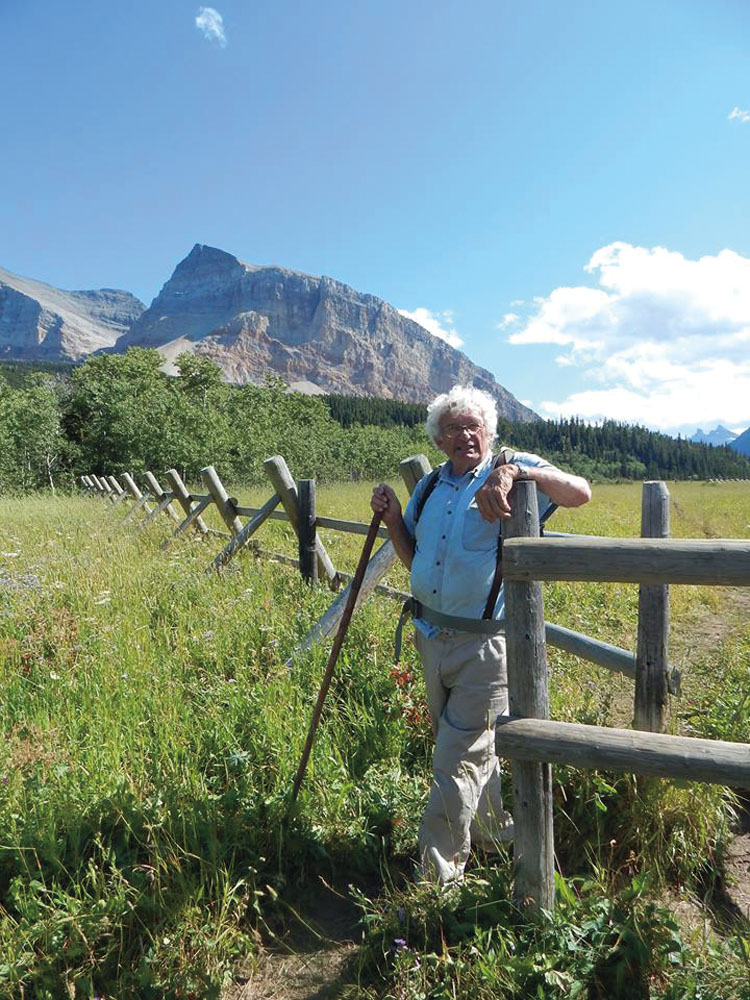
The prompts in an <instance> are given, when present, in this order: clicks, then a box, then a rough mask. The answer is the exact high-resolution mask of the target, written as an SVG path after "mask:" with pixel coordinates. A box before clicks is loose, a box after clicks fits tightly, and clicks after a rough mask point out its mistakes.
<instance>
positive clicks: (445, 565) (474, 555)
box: [404, 451, 555, 638]
mask: <svg viewBox="0 0 750 1000" xmlns="http://www.w3.org/2000/svg"><path fill="white" fill-rule="evenodd" d="M512 461H513V462H514V463H515V464H517V465H523V466H527V467H535V468H543V469H553V468H555V467H554V466H553V465H550V463H549V462H546V461H545V460H544V459H543V458H540V457H539V456H538V455H533V454H531V453H530V452H523V451H520V452H515V453H514V456H513V459H512ZM493 468H494V456H492V455H488V456H487V458H486V459H485V460H484V461H483V462H481V463H480V464H479V465H478V466H477V467H476V468H475V469H471V470H470V471H469V472H467V473H466V474H465V475H463V476H455V475H454V474H453V471H452V466H451V463H450V462H445V463H444V465H442V466H441V467H440V474H439V476H438V480H437V483H436V485H435V488H434V490H433V491H432V493H431V494H430V496H429V498H428V500H427V503H426V504H425V505H424V508H423V510H422V513H421V514H420V517H419V521H418V522H417V524H416V529H415V525H414V519H415V514H416V510H417V505H418V503H419V498H420V496H421V495H422V492H423V491H424V488H425V486H426V484H427V479H428V478H429V475H428V476H423V477H422V479H420V481H419V482H418V483H417V486H416V488H415V490H414V493H413V494H412V496H411V499H410V500H409V503H408V505H407V507H406V510H405V512H404V524H405V525H406V528H407V530H408V531H409V533H410V534H411V535H412V537H413V538H414V539H415V551H414V559H413V562H412V566H411V591H412V594H413V595H414V597H416V599H417V600H418V601H419V602H420V603H421V604H424V605H426V606H427V607H429V608H433V609H434V610H435V611H441V612H442V613H443V614H446V615H458V616H460V617H462V618H481V617H482V615H483V613H484V608H485V605H486V604H487V598H488V596H489V592H490V587H491V586H492V581H493V578H494V576H495V565H496V563H497V544H498V535H499V532H500V524H501V522H500V521H494V522H493V523H492V524H490V523H489V522H487V521H485V519H484V518H483V517H482V515H481V514H480V513H479V508H478V507H477V502H476V496H475V495H476V493H477V490H479V489H480V487H482V486H483V485H484V483H485V482H486V480H487V477H488V476H489V475H490V473H491V472H492V470H493ZM537 496H538V502H539V513H540V514H542V513H543V512H544V511H545V510H546V508H547V507H548V505H549V503H550V499H549V497H548V496H547V495H546V494H545V493H542V492H541V491H539V490H538V491H537ZM504 614H505V599H504V595H503V590H502V588H501V589H500V595H499V597H498V600H497V604H496V605H495V616H494V617H495V618H496V619H501V618H503V617H504ZM414 622H415V625H416V626H417V628H419V629H420V631H421V632H423V633H424V634H425V635H426V636H427V637H428V638H432V637H433V636H435V635H437V634H438V632H439V629H438V628H437V627H436V626H434V625H430V624H429V623H428V622H426V621H424V620H423V619H419V618H415V620H414Z"/></svg>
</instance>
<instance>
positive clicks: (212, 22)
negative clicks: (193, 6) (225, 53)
mask: <svg viewBox="0 0 750 1000" xmlns="http://www.w3.org/2000/svg"><path fill="white" fill-rule="evenodd" d="M195 26H196V28H198V30H199V31H201V32H202V33H203V37H204V38H205V39H207V41H209V42H217V43H218V44H219V45H220V46H221V47H222V48H225V47H226V44H227V36H226V32H225V31H224V18H223V17H222V16H221V14H220V13H219V12H218V10H216V9H215V8H214V7H199V8H198V14H197V15H196V18H195Z"/></svg>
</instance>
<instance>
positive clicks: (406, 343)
mask: <svg viewBox="0 0 750 1000" xmlns="http://www.w3.org/2000/svg"><path fill="white" fill-rule="evenodd" d="M135 345H137V346H142V347H155V348H158V349H159V350H160V351H161V352H162V353H163V354H164V356H165V357H166V358H167V359H174V357H176V355H177V354H178V353H180V351H182V350H194V351H196V352H197V353H200V354H205V355H206V356H208V357H211V358H213V359H214V360H215V361H216V362H217V363H218V364H220V365H221V367H222V369H223V371H224V376H225V378H227V379H228V380H230V381H233V382H247V381H262V379H263V376H264V374H265V373H266V371H268V370H269V369H271V370H273V371H275V372H278V373H279V374H280V375H281V376H282V377H283V378H284V379H285V381H287V382H289V383H294V382H309V383H313V384H314V385H315V386H318V387H319V388H320V389H322V390H324V391H327V392H341V393H349V394H355V395H372V396H380V397H384V398H393V399H402V400H406V401H411V402H426V401H429V400H430V399H431V398H432V397H434V396H435V395H436V394H437V393H438V392H444V391H445V390H447V389H449V388H450V387H451V386H452V385H454V384H455V383H456V382H463V383H469V382H471V383H472V384H474V385H475V386H477V387H478V388H481V389H484V390H486V391H487V392H489V393H490V394H491V395H492V396H494V397H495V399H496V400H497V401H498V408H499V411H500V414H501V416H503V417H506V418H507V419H510V420H534V419H536V414H534V412H533V411H532V410H529V409H528V408H527V407H525V406H523V405H522V404H521V403H519V402H518V400H517V399H515V398H514V397H513V396H512V395H511V394H510V393H509V392H507V390H505V389H504V388H503V387H502V386H501V385H499V384H498V383H497V382H496V381H495V379H494V377H493V375H492V374H491V373H490V372H488V371H486V370H485V369H483V368H479V367H478V366H477V365H475V364H473V363H472V362H471V361H470V360H469V359H468V358H467V357H466V355H465V354H462V353H461V352H460V351H457V350H455V349H454V348H452V347H450V346H449V345H448V344H446V343H445V342H444V341H442V340H439V339H438V338H437V337H434V336H433V335H432V334H430V333H428V332H427V331H426V330H425V329H424V328H423V327H421V326H419V324H418V323H415V322H414V321H413V320H410V319H407V318H406V317H404V316H401V315H400V314H399V313H398V312H397V311H396V310H395V309H394V308H393V307H392V306H390V305H388V303H387V302H384V301H383V300H382V299H378V298H376V297H375V296H373V295H365V294H362V293H360V292H356V291H355V290H354V289H352V288H349V287H348V286H347V285H344V284H342V283H341V282H338V281H334V280H333V279H332V278H326V277H322V278H318V277H313V276H311V275H307V274H302V273H299V272H296V271H289V270H286V269H284V268H281V267H258V266H255V265H250V264H243V263H242V262H241V261H239V260H238V259H237V258H236V257H233V256H232V255H231V254H228V253H224V252H223V251H222V250H216V249H213V248H212V247H206V246H201V245H196V246H195V247H194V248H193V250H192V251H191V252H190V254H189V255H188V256H187V257H186V258H185V260H183V261H182V262H181V263H180V264H179V265H178V266H177V268H176V270H175V272H174V274H173V275H172V277H171V278H170V280H169V281H168V282H167V283H166V285H165V286H164V287H163V289H162V290H161V292H160V294H159V295H158V296H157V298H156V299H154V301H153V303H152V305H151V307H150V308H149V309H147V310H146V311H145V312H144V313H143V314H142V315H141V316H140V317H139V318H138V319H136V321H135V322H134V323H133V325H132V327H131V328H130V330H129V331H128V332H127V333H126V334H125V335H124V336H122V337H121V338H120V339H119V340H118V341H117V343H116V345H115V350H117V351H123V350H126V349H127V348H128V347H130V346H135Z"/></svg>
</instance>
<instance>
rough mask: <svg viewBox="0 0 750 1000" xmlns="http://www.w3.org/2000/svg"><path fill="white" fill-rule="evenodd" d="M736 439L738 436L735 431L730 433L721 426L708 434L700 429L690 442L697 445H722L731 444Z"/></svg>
mask: <svg viewBox="0 0 750 1000" xmlns="http://www.w3.org/2000/svg"><path fill="white" fill-rule="evenodd" d="M736 437H737V435H736V434H735V433H734V431H730V430H729V429H728V428H727V427H722V425H721V424H719V426H718V427H714V429H713V430H712V431H709V432H708V434H706V432H705V431H704V430H703V428H702V427H699V428H698V430H697V431H696V432H695V434H693V436H692V437H691V438H690V440H691V441H694V442H695V443H696V444H712V445H722V444H731V443H732V441H734V439H735V438H736Z"/></svg>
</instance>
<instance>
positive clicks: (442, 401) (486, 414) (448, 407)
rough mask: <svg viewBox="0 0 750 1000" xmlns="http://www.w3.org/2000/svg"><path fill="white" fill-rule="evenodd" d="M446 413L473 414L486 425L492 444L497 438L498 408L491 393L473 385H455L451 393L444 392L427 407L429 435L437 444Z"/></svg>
mask: <svg viewBox="0 0 750 1000" xmlns="http://www.w3.org/2000/svg"><path fill="white" fill-rule="evenodd" d="M446 413H456V414H458V413H471V414H472V416H475V417H477V419H479V420H481V421H482V423H483V424H484V426H485V428H486V430H487V431H489V434H490V443H492V442H494V440H495V437H496V436H497V406H496V405H495V400H494V399H493V398H492V396H490V394H489V393H487V392H484V391H483V390H482V389H475V388H474V386H473V385H454V386H453V388H452V389H451V390H450V391H449V392H444V393H442V394H441V395H440V396H436V397H435V399H433V401H432V402H431V403H430V405H429V406H428V407H427V421H426V424H425V426H426V427H427V433H428V434H429V435H430V438H431V439H432V440H433V441H434V443H435V444H437V439H438V438H439V437H440V421H441V420H442V419H443V417H444V416H445V414H446Z"/></svg>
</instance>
